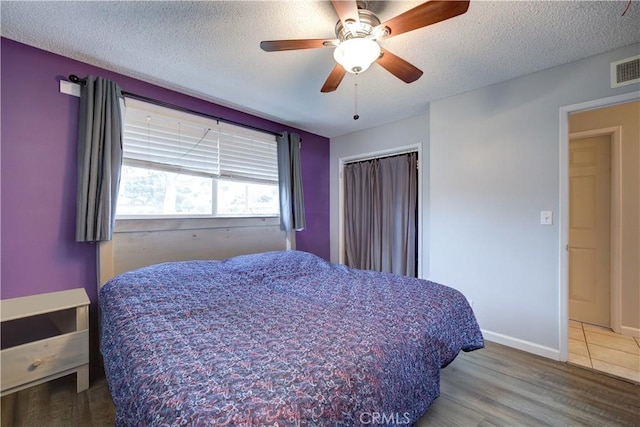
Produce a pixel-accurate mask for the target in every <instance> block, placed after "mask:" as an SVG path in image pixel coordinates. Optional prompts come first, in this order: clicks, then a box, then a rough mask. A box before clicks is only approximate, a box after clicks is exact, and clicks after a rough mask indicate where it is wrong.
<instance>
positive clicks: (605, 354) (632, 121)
mask: <svg viewBox="0 0 640 427" xmlns="http://www.w3.org/2000/svg"><path fill="white" fill-rule="evenodd" d="M616 99H621V97H616ZM637 99H638V94H633V95H632V94H629V95H627V96H626V98H625V99H624V101H618V102H615V101H614V102H606V101H608V100H601V101H595V102H600V104H598V105H594V104H593V103H592V104H591V105H589V106H588V107H587V108H575V109H572V110H569V111H568V112H567V127H566V128H565V130H566V131H567V134H568V138H567V139H568V141H567V142H566V144H567V145H566V146H564V148H565V149H566V151H564V150H563V151H562V152H563V153H565V158H564V160H563V163H564V164H565V165H566V167H567V169H566V170H565V173H566V175H565V176H564V177H563V178H564V179H563V180H562V181H563V182H564V183H565V184H566V194H565V195H563V197H562V200H564V201H565V203H566V204H565V206H566V210H565V212H564V216H563V212H562V210H561V217H563V218H564V219H565V222H564V224H566V225H565V226H564V227H562V231H563V237H566V240H564V241H563V246H564V244H566V251H565V252H564V254H563V257H562V259H561V262H562V269H561V271H562V272H563V276H564V277H565V278H566V282H563V283H564V286H563V287H562V289H563V293H564V295H565V298H566V299H565V301H566V303H567V306H565V307H566V310H567V311H565V315H566V316H567V319H566V322H567V325H566V326H565V327H566V328H567V329H566V330H565V334H566V335H565V336H566V337H567V341H568V344H567V347H568V354H567V359H562V346H561V360H568V362H569V363H572V364H575V365H580V366H584V367H587V368H590V369H594V370H597V371H601V372H605V373H608V374H611V375H615V376H618V377H622V378H625V379H628V380H631V381H634V382H636V383H640V334H638V332H639V331H640V329H638V325H636V324H634V323H633V321H632V320H630V317H633V316H629V314H631V313H632V312H636V313H637V306H633V305H631V304H633V301H634V300H635V299H636V298H635V297H634V296H633V295H635V294H634V292H636V291H634V290H633V288H634V286H633V283H636V287H637V284H638V282H637V280H638V274H637V272H638V270H637V269H636V265H634V264H635V262H630V261H634V260H635V259H637V256H638V254H639V253H640V252H639V245H638V236H637V231H634V230H637V210H634V208H633V205H634V204H637V200H638V185H640V179H638V168H639V166H640V161H638V160H640V156H638V150H639V148H638V146H639V145H640V142H639V141H640V134H639V133H638V129H639V128H640V127H639V126H638V118H639V117H640V115H639V114H638V111H639V110H638V109H639V108H640V102H639V101H638V100H637ZM609 100H611V99H609ZM603 101H604V102H603ZM629 101H632V102H629ZM595 107H597V108H595ZM561 111H562V110H561ZM561 119H562V116H561ZM561 123H562V120H561ZM569 132H571V133H569ZM623 136H624V142H623ZM632 147H635V148H632ZM561 148H562V139H561ZM561 172H562V171H561ZM562 181H561V182H562ZM623 182H624V184H625V187H624V188H623V187H622V183H623ZM623 206H626V208H625V209H624V210H623ZM561 222H562V221H561ZM565 232H566V235H565V234H564V233H565ZM630 236H631V237H630ZM634 236H635V237H634ZM565 275H566V276H565ZM565 292H566V293H565ZM636 302H637V301H636ZM630 303H631V304H630ZM634 307H635V308H634ZM561 337H562V334H561Z"/></svg>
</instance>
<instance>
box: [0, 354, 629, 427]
mask: <svg viewBox="0 0 640 427" xmlns="http://www.w3.org/2000/svg"><path fill="white" fill-rule="evenodd" d="M95 377H96V375H94V376H93V378H95ZM74 380H75V378H74V376H68V377H65V378H60V379H58V380H55V381H51V382H49V383H46V384H42V385H39V386H36V387H32V388H30V389H27V390H23V391H21V392H18V393H14V394H12V395H9V396H5V397H3V398H2V401H1V404H2V406H1V407H0V409H1V411H2V427H5V426H6V427H9V426H16V427H18V426H34V427H35V426H37V427H40V426H113V422H114V416H115V408H114V406H113V403H112V402H111V397H110V395H109V388H108V386H107V383H106V380H105V379H104V377H99V378H97V379H96V380H94V381H92V383H91V387H90V389H89V390H87V391H85V392H82V393H79V394H76V393H75V381H74ZM501 425H504V426H542V425H548V426H560V425H570V426H639V425H640V386H638V385H634V384H632V383H629V382H626V381H623V380H620V379H616V378H613V377H610V376H607V375H605V374H601V373H597V372H593V371H590V370H587V369H583V368H580V367H576V366H571V365H567V364H565V363H560V362H555V361H553V360H549V359H545V358H542V357H538V356H535V355H532V354H529V353H525V352H521V351H518V350H514V349H511V348H508V347H504V346H501V345H499V344H494V343H490V342H488V343H487V346H486V348H485V349H483V350H479V351H475V352H472V353H461V354H460V355H459V356H458V358H457V359H456V360H455V361H454V362H453V363H452V364H451V365H449V366H448V367H446V368H445V369H443V370H442V376H441V394H440V397H439V398H438V399H436V401H435V402H434V403H433V405H432V406H431V408H430V409H429V412H428V413H427V414H426V415H425V416H424V417H423V418H422V419H421V420H420V421H419V422H418V423H417V426H418V427H426V426H447V427H455V426H461V427H471V426H501Z"/></svg>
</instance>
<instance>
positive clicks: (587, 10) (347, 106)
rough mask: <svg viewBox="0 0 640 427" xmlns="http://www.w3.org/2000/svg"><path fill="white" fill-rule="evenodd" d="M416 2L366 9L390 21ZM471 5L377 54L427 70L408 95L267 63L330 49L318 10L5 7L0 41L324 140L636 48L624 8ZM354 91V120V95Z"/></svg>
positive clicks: (303, 5) (373, 80)
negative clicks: (272, 46)
mask: <svg viewBox="0 0 640 427" xmlns="http://www.w3.org/2000/svg"><path fill="white" fill-rule="evenodd" d="M420 3H422V2H421V1H381V2H369V6H370V7H369V9H370V10H372V11H373V12H375V13H377V14H378V17H379V18H380V19H381V21H386V20H387V19H389V18H392V17H394V16H395V15H397V14H399V13H402V12H404V11H406V10H408V9H410V8H412V7H414V6H416V5H418V4H420ZM626 7H627V1H604V2H599V1H497V2H495V1H481V0H472V1H471V5H470V7H469V10H468V12H467V13H466V14H464V15H461V16H458V17H455V18H452V19H450V20H447V21H444V22H441V23H438V24H435V25H432V26H430V27H426V28H422V29H419V30H415V31H412V32H409V33H406V34H402V35H399V36H397V37H394V38H391V39H388V40H385V41H383V42H381V45H382V46H383V47H384V48H385V49H387V50H389V51H391V52H393V53H395V54H396V55H398V56H401V57H402V58H404V59H406V60H407V61H409V62H411V63H412V64H414V65H415V66H417V67H418V68H420V69H422V70H423V71H424V75H423V76H422V77H421V78H420V79H419V80H418V81H416V82H414V83H411V84H406V83H403V82H402V81H400V80H398V79H397V78H395V77H394V76H393V75H391V74H389V73H388V72H387V71H385V70H384V69H383V68H382V67H380V66H378V65H376V64H374V65H372V67H371V68H370V69H369V70H367V71H366V72H364V73H362V74H361V75H359V76H357V77H356V76H354V75H351V74H347V76H346V77H345V79H344V80H343V82H342V84H341V85H340V87H339V88H338V90H337V91H336V92H333V93H329V94H323V93H320V88H321V86H322V84H323V83H324V81H325V79H326V78H327V76H328V74H329V72H330V71H331V69H332V68H333V66H334V65H335V63H334V60H333V56H332V54H333V51H332V50H331V49H313V50H299V51H287V52H272V53H267V52H263V51H262V50H261V49H260V47H259V44H260V41H261V40H274V39H295V38H334V37H335V34H334V32H333V31H334V26H335V23H336V21H337V16H336V14H335V11H334V10H333V7H332V5H331V3H330V2H325V1H322V2H318V1H259V2H253V1H202V2H181V1H168V2H158V1H138V2H130V1H122V2H103V1H100V2H93V1H79V2H75V1H63V2H54V1H45V2H32V1H18V2H14V1H4V0H3V1H2V2H1V3H0V11H1V14H2V22H1V24H2V26H1V33H2V36H4V37H7V38H9V39H12V40H16V41H19V42H22V43H25V44H28V45H32V46H35V47H38V48H41V49H44V50H47V51H51V52H54V53H58V54H61V55H64V56H67V57H70V58H74V59H78V60H80V61H83V62H86V63H89V64H93V65H96V66H99V67H102V68H106V69H109V70H113V71H116V72H119V73H122V74H125V75H128V76H132V77H136V78H140V79H143V80H146V81H149V82H151V83H155V84H158V85H160V86H163V87H167V88H170V89H175V90H177V91H180V92H184V93H187V94H190V95H194V96H196V97H199V98H203V99H206V100H210V101H213V102H216V103H219V104H222V105H226V106H231V107H234V108H237V109H240V110H243V111H247V112H250V113H253V114H255V115H258V116H261V117H265V118H268V119H272V120H275V121H279V122H282V123H286V124H289V125H291V126H295V127H298V128H300V129H304V130H307V131H310V132H313V133H317V134H320V135H323V136H327V137H332V136H338V135H342V134H345V133H349V132H353V131H356V130H360V129H365V128H370V127H373V126H378V125H382V124H385V123H389V122H393V121H397V120H400V119H403V118H406V117H410V116H415V115H418V114H421V113H423V112H425V111H427V108H428V105H429V102H431V101H433V100H436V99H440V98H444V97H447V96H450V95H453V94H457V93H460V92H464V91H468V90H471V89H475V88H478V87H482V86H487V85H490V84H492V83H496V82H499V81H503V80H508V79H511V78H514V77H518V76H521V75H524V74H529V73H532V72H535V71H538V70H542V69H545V68H549V67H552V66H555V65H559V64H564V63H567V62H571V61H574V60H577V59H581V58H585V57H588V56H591V55H595V54H598V53H601V52H605V51H608V50H611V49H614V48H617V47H621V46H626V45H630V44H632V43H636V42H639V41H640V3H639V2H638V1H633V2H632V4H631V5H630V7H629V10H628V11H627V12H626V14H625V16H621V15H622V13H623V11H624V10H625V8H626ZM356 80H357V82H358V106H359V108H358V112H359V115H360V119H359V120H357V121H355V120H353V118H352V116H353V114H354V107H355V105H354V104H355V102H354V101H355V87H354V82H356Z"/></svg>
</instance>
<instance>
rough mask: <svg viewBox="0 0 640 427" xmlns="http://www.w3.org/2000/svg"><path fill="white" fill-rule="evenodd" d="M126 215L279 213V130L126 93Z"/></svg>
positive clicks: (122, 205) (121, 208)
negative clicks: (266, 129)
mask: <svg viewBox="0 0 640 427" xmlns="http://www.w3.org/2000/svg"><path fill="white" fill-rule="evenodd" d="M124 121H125V124H124V134H123V166H122V174H121V179H120V192H119V195H118V207H117V211H116V214H117V216H118V217H119V218H142V217H144V218H153V217H202V216H204V217H216V216H227V217H246V216H278V214H279V200H278V157H277V148H276V139H275V136H273V135H270V134H266V133H263V132H258V131H254V130H250V129H246V128H243V127H240V126H235V125H231V124H228V123H220V122H217V121H216V120H213V119H210V118H206V117H202V116H199V115H195V114H190V113H187V112H183V111H178V110H173V109H170V108H166V107H161V106H158V105H154V104H150V103H146V102H142V101H138V100H135V99H131V98H127V99H126V110H125V120H124Z"/></svg>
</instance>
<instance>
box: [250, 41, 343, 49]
mask: <svg viewBox="0 0 640 427" xmlns="http://www.w3.org/2000/svg"><path fill="white" fill-rule="evenodd" d="M337 45H338V40H337V39H336V40H327V39H304V40H268V41H263V42H260V47H261V48H262V50H264V51H266V52H277V51H281V50H297V49H317V48H321V47H335V46H337Z"/></svg>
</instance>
